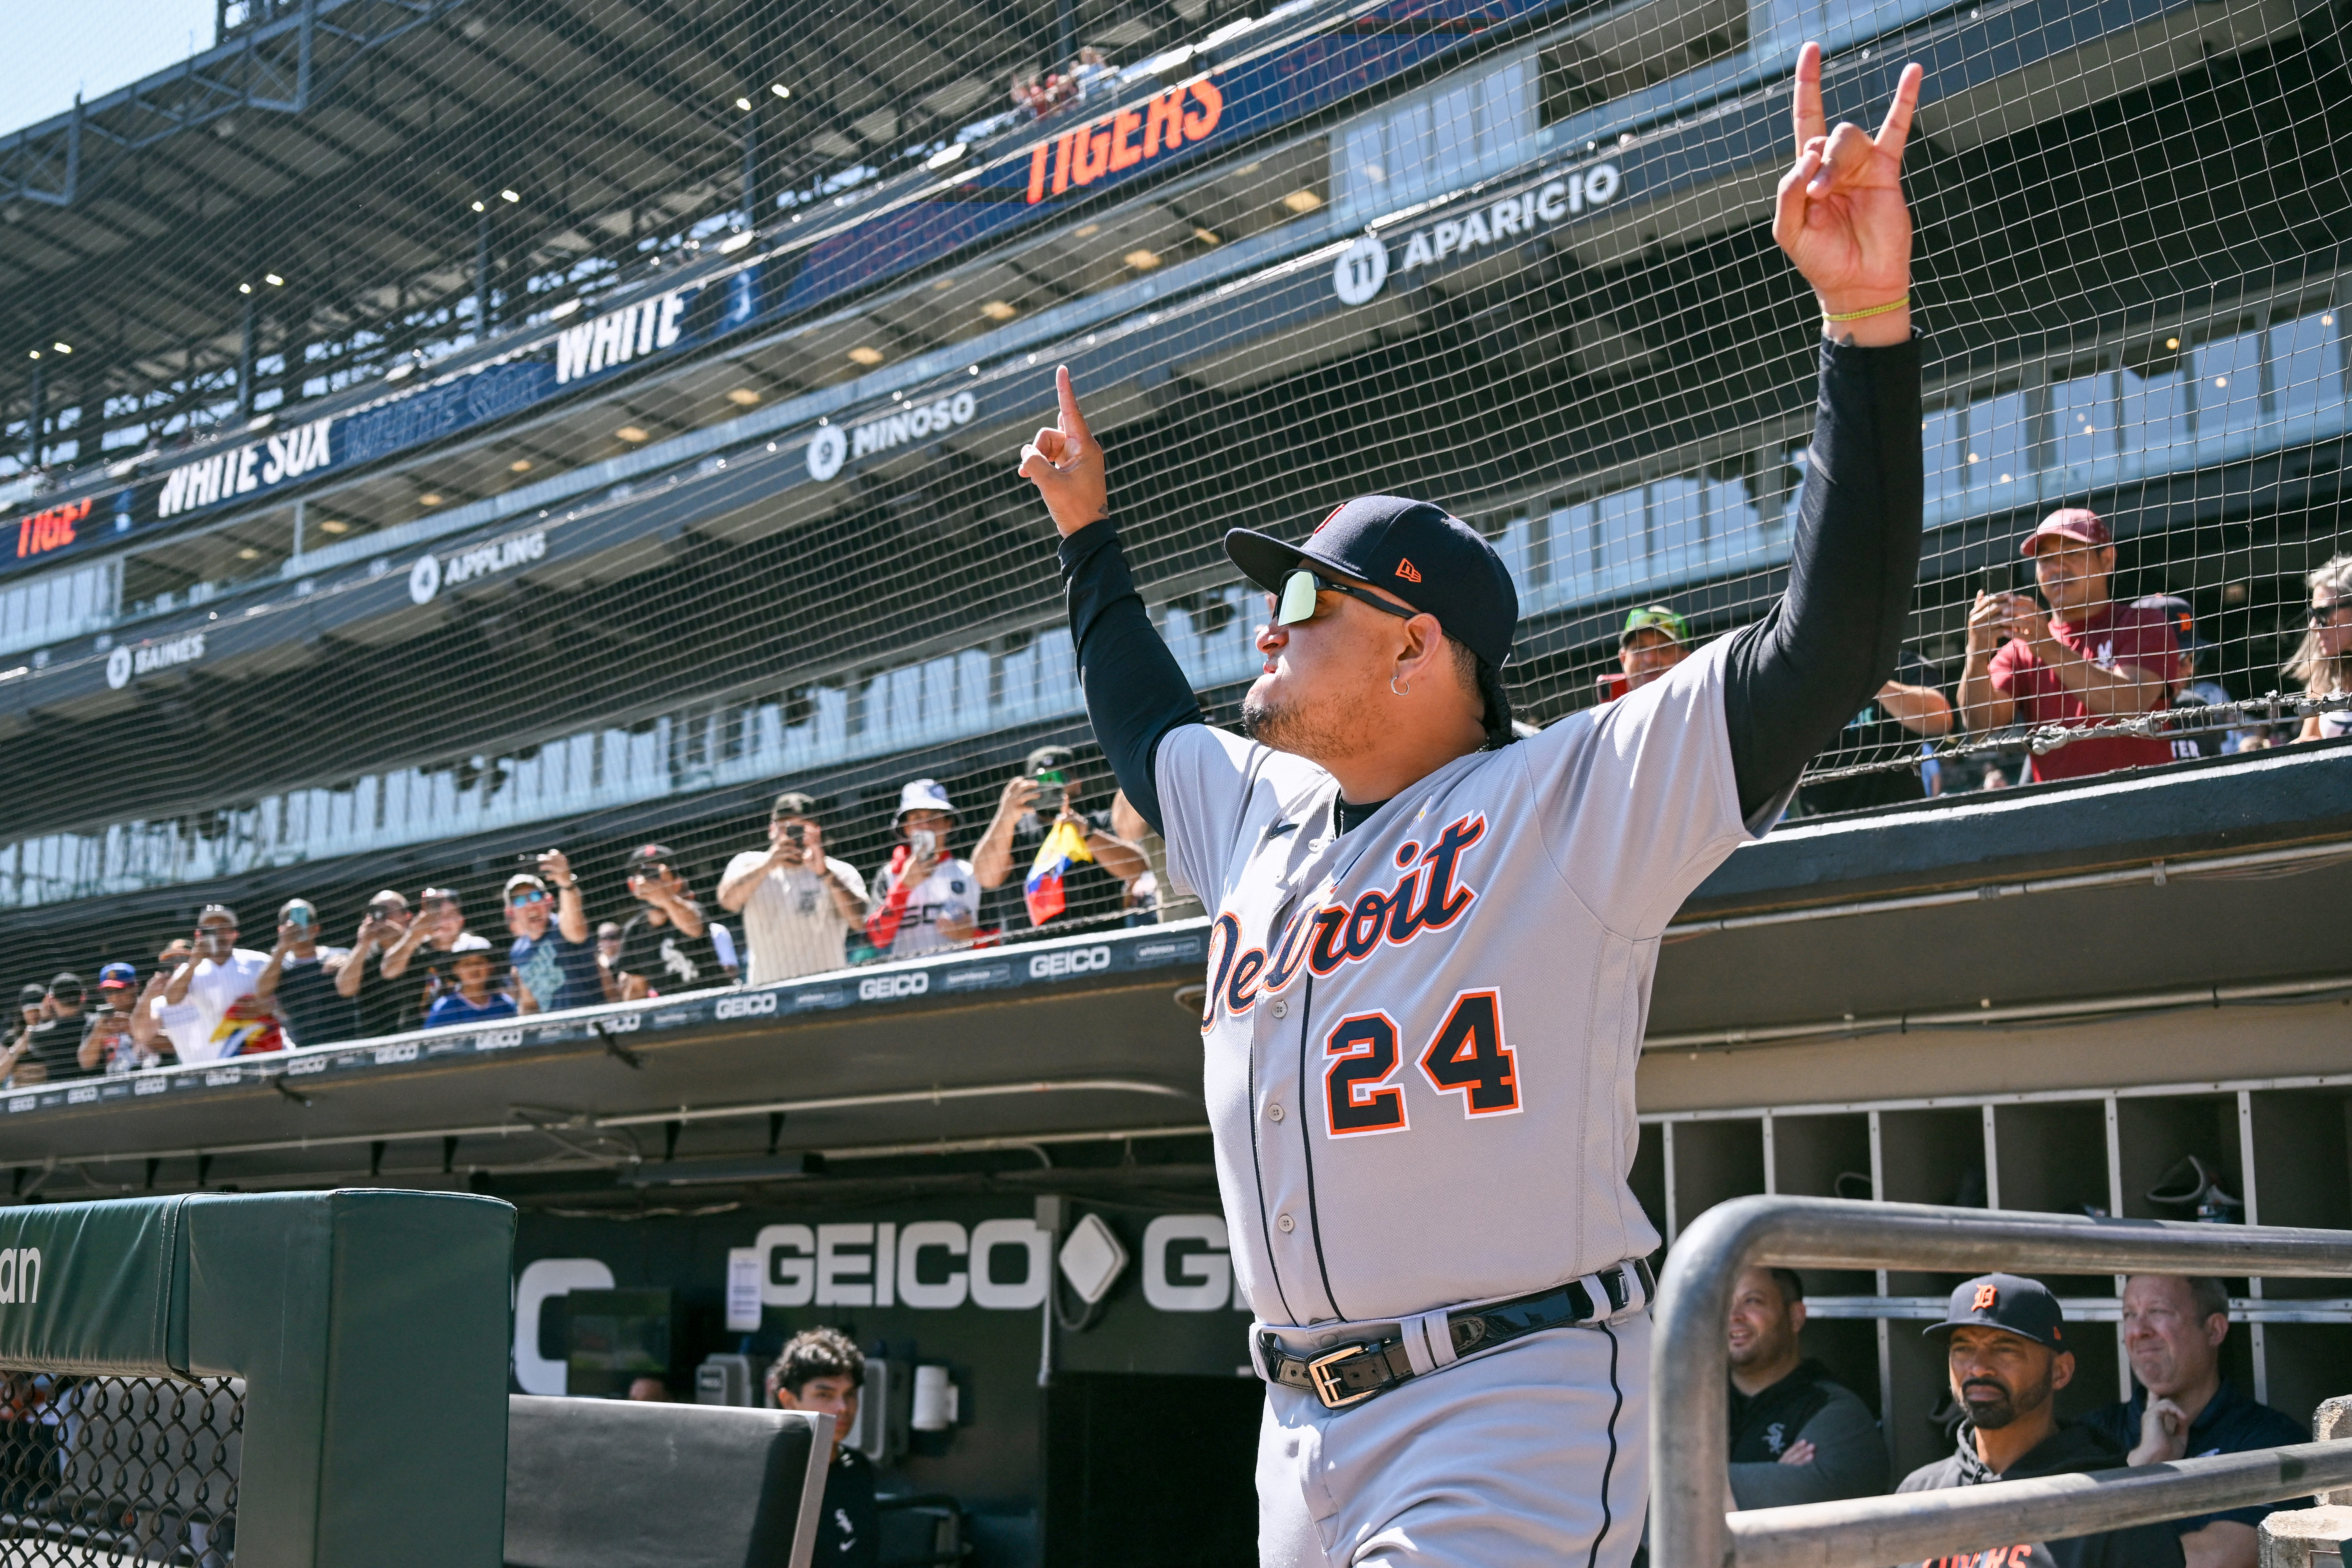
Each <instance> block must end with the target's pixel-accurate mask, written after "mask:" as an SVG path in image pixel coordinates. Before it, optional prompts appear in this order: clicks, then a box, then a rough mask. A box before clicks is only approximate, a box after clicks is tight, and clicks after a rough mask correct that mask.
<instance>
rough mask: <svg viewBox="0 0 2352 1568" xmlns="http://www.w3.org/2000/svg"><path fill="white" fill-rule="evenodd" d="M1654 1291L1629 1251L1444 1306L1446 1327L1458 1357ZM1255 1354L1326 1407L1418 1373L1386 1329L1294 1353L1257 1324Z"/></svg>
mask: <svg viewBox="0 0 2352 1568" xmlns="http://www.w3.org/2000/svg"><path fill="white" fill-rule="evenodd" d="M1596 1285H1597V1286H1599V1287H1600V1290H1599V1294H1598V1296H1597V1297H1596V1295H1595V1293H1594V1290H1593V1287H1594V1286H1596ZM1637 1290H1638V1291H1639V1292H1640V1294H1639V1295H1638V1297H1637V1296H1636V1294H1635V1292H1636V1291H1637ZM1656 1294H1657V1281H1656V1279H1654V1277H1653V1276H1652V1275H1651V1273H1650V1266H1649V1264H1648V1263H1647V1262H1645V1261H1644V1260H1643V1259H1641V1258H1630V1259H1628V1260H1627V1261H1625V1262H1623V1263H1619V1264H1615V1265H1612V1267H1610V1268H1604V1269H1602V1270H1601V1272H1600V1273H1599V1274H1597V1275H1595V1274H1588V1275H1586V1276H1584V1278H1583V1279H1571V1280H1570V1281H1569V1282H1568V1283H1567V1284H1565V1285H1556V1286H1554V1287H1553V1288H1552V1289H1549V1290H1538V1291H1536V1292H1534V1293H1533V1294H1531V1295H1526V1296H1513V1297H1511V1298H1510V1299H1509V1300H1502V1301H1490V1302H1488V1303H1487V1304H1486V1305H1485V1306H1483V1307H1465V1308H1462V1309H1461V1310H1457V1311H1453V1312H1448V1313H1446V1314H1445V1324H1446V1331H1447V1335H1448V1337H1449V1338H1450V1339H1451V1340H1452V1341H1453V1342H1454V1357H1455V1359H1456V1360H1459V1359H1460V1358H1461V1357H1463V1356H1465V1355H1467V1354H1469V1353H1470V1352H1472V1351H1474V1350H1476V1351H1483V1350H1492V1349H1493V1348H1495V1347H1496V1345H1500V1344H1505V1343H1507V1342H1510V1341H1512V1340H1516V1339H1522V1338H1524V1337H1526V1336H1527V1335H1528V1334H1533V1333H1539V1332H1541V1331H1543V1330H1545V1329H1558V1328H1565V1327H1570V1326H1573V1325H1576V1324H1580V1323H1593V1322H1599V1321H1601V1320H1602V1319H1604V1318H1611V1317H1614V1316H1615V1315H1616V1314H1617V1313H1619V1312H1622V1311H1623V1310H1625V1309H1626V1308H1627V1307H1629V1306H1631V1305H1633V1303H1634V1302H1635V1301H1636V1300H1641V1301H1647V1300H1651V1299H1652V1298H1653V1297H1654V1296H1655V1295H1656ZM1258 1355H1259V1358H1260V1360H1261V1361H1262V1362H1263V1363H1264V1365H1265V1373H1266V1375H1267V1377H1269V1378H1270V1379H1272V1380H1273V1381H1274V1382H1276V1383H1278V1384H1282V1385H1283V1386H1284V1387H1285V1388H1297V1389H1303V1390H1305V1391H1306V1392H1307V1393H1309V1394H1314V1395H1315V1397H1316V1398H1317V1399H1318V1400H1320V1401H1322V1404H1323V1408H1324V1409H1326V1410H1344V1409H1346V1408H1347V1407H1348V1406H1349V1405H1360V1404H1362V1403H1363V1402H1364V1401H1365V1400H1367V1399H1370V1397H1372V1395H1374V1394H1385V1393H1387V1392H1388V1391H1389V1390H1390V1389H1391V1388H1394V1387H1396V1386H1397V1384H1401V1383H1407V1382H1410V1381H1411V1380H1412V1378H1414V1377H1416V1376H1419V1375H1421V1374H1420V1373H1415V1372H1414V1371H1413V1369H1412V1361H1411V1359H1410V1357H1409V1356H1408V1354H1407V1352H1406V1350H1405V1343H1404V1341H1403V1340H1402V1338H1401V1337H1393V1336H1391V1337H1386V1338H1381V1339H1377V1340H1361V1341H1358V1342H1354V1343H1351V1344H1344V1345H1334V1346H1332V1347H1331V1348H1330V1349H1329V1350H1328V1351H1324V1352H1321V1353H1319V1354H1317V1355H1313V1356H1301V1355H1294V1354H1292V1353H1291V1352H1289V1351H1288V1350H1286V1349H1285V1348H1284V1346H1283V1343H1282V1341H1281V1339H1280V1338H1279V1336H1277V1335H1276V1334H1274V1333H1272V1332H1270V1331H1260V1332H1259V1334H1258ZM1445 1364H1446V1365H1451V1364H1453V1363H1450V1362H1449V1363H1445ZM1429 1370H1431V1371H1433V1372H1434V1371H1439V1370H1442V1368H1439V1367H1432V1368H1430V1369H1429Z"/></svg>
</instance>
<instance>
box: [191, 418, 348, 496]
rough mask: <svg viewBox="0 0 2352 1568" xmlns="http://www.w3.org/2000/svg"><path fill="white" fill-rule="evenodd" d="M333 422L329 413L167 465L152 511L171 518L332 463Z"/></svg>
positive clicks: (296, 476) (294, 477) (293, 477)
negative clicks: (249, 441) (263, 438)
mask: <svg viewBox="0 0 2352 1568" xmlns="http://www.w3.org/2000/svg"><path fill="white" fill-rule="evenodd" d="M334 423H335V419H334V416H332V415H330V416H327V417H326V418H324V419H313V420H312V421H310V423H309V424H308V425H298V426H295V427H294V428H293V429H291V430H288V431H284V432H281V433H280V434H278V435H276V436H272V437H269V439H268V440H267V441H257V442H256V443H254V444H253V445H252V446H250V447H234V448H232V449H230V450H229V451H226V452H215V453H214V454H213V455H212V456H211V457H209V458H200V459H199V460H197V461H195V462H193V463H187V464H184V465H183V466H181V467H179V468H173V470H172V471H171V472H170V473H169V474H167V475H165V476H164V478H163V489H162V491H161V492H159V493H158V494H157V495H156V497H155V515H156V516H157V517H159V518H164V517H171V516H173V515H174V514H176V513H179V512H183V511H185V510H188V509H189V508H190V507H197V506H210V505H212V503H213V502H215V501H216V500H221V499H223V498H224V497H226V496H241V495H243V494H245V493H246V492H247V490H257V489H260V488H261V487H262V486H264V485H274V484H277V483H278V482H279V481H280V480H282V479H299V477H300V476H302V475H304V474H307V473H309V472H310V470H311V469H313V468H325V467H326V466H327V465H328V464H329V463H331V462H333V461H334V457H333V452H332V447H331V440H330V437H329V432H330V431H331V428H332V426H333V425H334Z"/></svg>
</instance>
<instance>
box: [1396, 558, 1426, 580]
mask: <svg viewBox="0 0 2352 1568" xmlns="http://www.w3.org/2000/svg"><path fill="white" fill-rule="evenodd" d="M1397 575H1398V576H1400V577H1402V578H1403V579H1404V580H1405V581H1406V582H1408V583H1418V582H1420V581H1421V573H1420V572H1419V571H1418V570H1416V569H1415V568H1414V566H1413V563H1412V562H1410V561H1400V562H1398V563H1397Z"/></svg>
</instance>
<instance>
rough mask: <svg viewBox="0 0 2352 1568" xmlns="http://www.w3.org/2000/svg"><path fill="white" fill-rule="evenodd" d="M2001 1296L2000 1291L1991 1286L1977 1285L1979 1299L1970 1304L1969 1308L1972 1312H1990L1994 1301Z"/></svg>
mask: <svg viewBox="0 0 2352 1568" xmlns="http://www.w3.org/2000/svg"><path fill="white" fill-rule="evenodd" d="M1999 1299H2000V1291H1998V1290H1996V1289H1993V1288H1992V1287H1991V1286H1990V1285H1979V1286H1978V1287H1977V1299H1976V1300H1975V1302H1974V1303H1973V1304H1972V1305H1970V1306H1969V1311H1971V1312H1990V1311H1991V1310H1992V1304H1993V1302H1994V1301H1995V1300H1999Z"/></svg>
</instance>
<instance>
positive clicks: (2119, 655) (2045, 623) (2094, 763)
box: [1960, 507, 2179, 784]
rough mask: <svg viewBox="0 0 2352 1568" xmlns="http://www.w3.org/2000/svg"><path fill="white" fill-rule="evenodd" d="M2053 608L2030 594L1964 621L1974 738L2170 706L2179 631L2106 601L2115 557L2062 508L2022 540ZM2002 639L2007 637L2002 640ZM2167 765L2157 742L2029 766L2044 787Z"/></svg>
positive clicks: (2115, 738)
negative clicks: (2023, 726)
mask: <svg viewBox="0 0 2352 1568" xmlns="http://www.w3.org/2000/svg"><path fill="white" fill-rule="evenodd" d="M2024 551H2025V553H2026V554H2027V555H2028V556H2029V557H2031V558H2032V562H2033V575H2034V580H2035V581H2036V582H2037V583H2039V584H2041V587H2042V599H2043V601H2044V602H2045V603H2047V604H2048V605H2049V606H2050V609H2049V613H2048V614H2047V615H2044V614H2043V613H2042V610H2041V608H2040V607H2039V606H2038V605H2035V604H2034V602H2033V599H2032V595H2026V594H2009V593H2000V594H1983V593H1980V594H1979V595H1977V597H1976V605H1975V607H1974V608H1973V609H1972V610H1970V612H1969V653H1968V663H1967V664H1966V666H1965V667H1963V668H1962V669H1961V671H1960V712H1961V714H1962V716H1963V718H1964V720H1965V721H1966V723H1967V725H1968V728H1969V731H1970V732H1972V733H1975V734H1984V733H1986V732H1988V731H1993V730H2002V729H2007V728H2008V727H2009V726H2010V725H2011V724H2030V725H2034V726H2042V725H2052V724H2061V725H2064V726H2066V727H2068V728H2070V729H2072V728H2078V727H2080V726H2082V725H2084V724H2089V723H2094V722H2096V721H2100V720H2103V719H2115V718H2128V717H2132V716H2134V715H2137V714H2141V713H2148V712H2153V711H2154V710H2157V709H2159V708H2162V707H2164V706H2165V705H2166V704H2168V702H2170V701H2171V700H2172V661H2173V658H2174V656H2175V654H2176V653H2177V652H2178V651H2179V650H2178V649H2177V648H2175V647H2174V646H2173V641H2172V625H2171V621H2170V619H2169V617H2168V616H2165V615H2164V614H2162V613H2161V612H2158V611H2151V610H2144V609H2141V608H2140V607H2138V606H2137V605H2115V604H2112V603H2110V602H2109V600H2108V597H2107V594H2108V588H2109V585H2110V584H2111V582H2112V581H2113V579H2114V577H2115V571H2116V547H2115V543H2114V541H2113V540H2112V538H2111V537H2110V536H2109V535H2108V532H2107V525H2106V524H2105V523H2104V522H2101V521H2099V519H2098V516H2097V514H2096V513H2095V512H2092V511H2089V510H2085V509H2084V508H2082V507H2066V508H2063V509H2062V510H2057V511H2053V512H2052V513H2051V514H2050V515H2049V516H2048V517H2046V518H2043V519H2042V526H2041V527H2039V528H2037V529H2035V530H2034V531H2032V533H2031V534H2028V535H2027V536H2026V540H2025V545H2024ZM2003 639H2007V640H2006V641H2004V640H2003ZM2171 760H2172V745H2171V742H2169V741H2168V740H2165V739H2163V738H2161V737H2156V736H2148V737H2142V736H2135V735H2102V736H2099V737H2097V738H2096V739H2094V740H2087V741H2077V742H2074V744H2073V745H2069V746H2061V747H2059V748H2057V749H2056V750H2055V751H2052V752H2043V753H2041V754H2039V755H2037V756H2035V757H2034V759H2033V764H2032V777H2033V781H2034V782H2035V783H2037V784H2040V783H2043V782H2046V781H2048V780H2051V779H2072V778H2086V777H2088V776H2090V775H2092V774H2094V773H2112V772H2114V771H2115V770H2116V769H2117V768H2138V767H2154V766H2156V765H2157V764H2158V763H2168V762H2170V761H2171Z"/></svg>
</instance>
